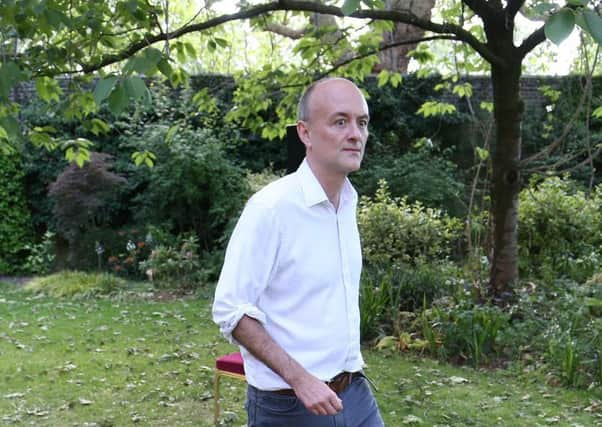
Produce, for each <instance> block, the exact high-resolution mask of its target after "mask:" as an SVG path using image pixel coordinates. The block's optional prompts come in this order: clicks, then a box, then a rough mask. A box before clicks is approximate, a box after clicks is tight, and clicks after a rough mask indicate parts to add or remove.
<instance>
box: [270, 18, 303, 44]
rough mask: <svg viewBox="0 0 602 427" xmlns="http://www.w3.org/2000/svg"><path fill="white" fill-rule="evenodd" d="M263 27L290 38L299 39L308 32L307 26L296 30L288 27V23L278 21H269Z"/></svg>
mask: <svg viewBox="0 0 602 427" xmlns="http://www.w3.org/2000/svg"><path fill="white" fill-rule="evenodd" d="M263 28H264V29H265V30H266V31H270V32H272V33H275V34H279V35H281V36H284V37H288V38H289V39H293V40H298V39H300V38H301V37H303V36H304V35H305V33H307V29H306V28H301V29H298V30H295V29H294V28H290V27H287V26H286V25H282V24H278V23H277V22H267V23H266V24H264V26H263Z"/></svg>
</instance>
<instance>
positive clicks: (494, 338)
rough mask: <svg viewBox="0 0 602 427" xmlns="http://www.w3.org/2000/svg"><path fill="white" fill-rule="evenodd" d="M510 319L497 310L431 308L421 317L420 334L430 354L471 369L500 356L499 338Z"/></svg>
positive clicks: (469, 306)
mask: <svg viewBox="0 0 602 427" xmlns="http://www.w3.org/2000/svg"><path fill="white" fill-rule="evenodd" d="M509 318H510V317H509V315H508V314H507V313H505V312H504V311H502V309H501V308H499V307H497V306H490V305H473V304H470V303H468V304H467V303H461V304H451V305H448V306H443V307H437V306H435V307H433V308H431V309H427V310H425V311H424V312H423V313H422V315H421V326H422V332H423V335H424V336H425V338H426V339H428V341H429V342H430V343H437V344H439V343H440V345H436V346H433V345H431V346H430V347H429V348H430V349H431V351H433V353H435V354H438V355H439V356H442V357H443V358H444V359H447V360H454V361H456V362H465V361H470V362H472V363H473V364H474V366H475V367H476V366H479V365H480V364H482V363H485V362H489V361H491V360H492V359H493V358H496V357H497V356H499V354H501V352H502V345H500V343H499V342H498V335H499V334H500V332H501V331H503V330H504V329H507V328H508V327H509Z"/></svg>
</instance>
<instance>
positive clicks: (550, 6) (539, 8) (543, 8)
mask: <svg viewBox="0 0 602 427" xmlns="http://www.w3.org/2000/svg"><path fill="white" fill-rule="evenodd" d="M558 8H559V6H558V5H557V4H556V3H539V4H538V5H536V6H535V7H533V11H534V12H535V13H536V14H538V15H543V14H545V13H547V12H551V11H552V10H554V9H558Z"/></svg>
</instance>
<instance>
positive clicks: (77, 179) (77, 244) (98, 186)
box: [49, 153, 126, 266]
mask: <svg viewBox="0 0 602 427" xmlns="http://www.w3.org/2000/svg"><path fill="white" fill-rule="evenodd" d="M110 160H111V156H109V155H108V154H104V153H91V156H90V162H88V163H86V164H85V165H84V166H83V167H79V166H77V165H76V164H74V163H71V164H70V165H69V166H67V168H66V169H65V170H64V171H63V172H62V173H61V174H60V175H59V176H58V177H57V179H56V181H55V182H54V183H52V184H51V185H50V191H49V194H50V196H51V197H52V199H53V200H54V208H53V215H54V220H55V222H56V230H57V232H58V233H60V234H61V235H62V236H63V237H64V238H65V239H66V240H67V242H68V243H69V252H68V255H67V260H66V262H67V265H70V266H74V265H78V262H81V259H78V258H81V257H82V256H84V257H85V254H86V253H92V252H93V250H94V247H93V246H92V245H91V244H90V242H89V241H88V239H86V238H85V237H86V235H85V232H86V231H88V230H91V229H94V228H97V227H100V226H102V225H104V224H106V222H107V218H108V217H109V216H110V215H109V213H108V205H109V202H110V201H111V200H112V199H114V198H115V196H116V190H117V189H118V187H119V185H122V184H124V183H125V182H126V179H125V178H123V177H121V176H119V175H116V174H114V173H113V172H110V170H109V169H110V168H111V161H110ZM89 246H92V247H91V248H89ZM90 249H91V250H90ZM78 255H79V257H78Z"/></svg>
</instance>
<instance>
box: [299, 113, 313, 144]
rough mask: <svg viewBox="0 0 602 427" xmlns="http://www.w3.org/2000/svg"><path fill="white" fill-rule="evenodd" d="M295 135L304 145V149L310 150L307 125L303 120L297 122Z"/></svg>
mask: <svg viewBox="0 0 602 427" xmlns="http://www.w3.org/2000/svg"><path fill="white" fill-rule="evenodd" d="M297 134H298V135H299V139H300V140H301V142H302V143H303V145H305V148H306V149H309V148H311V139H310V138H309V128H308V127H307V123H305V122H304V121H303V120H299V121H298V122H297Z"/></svg>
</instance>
